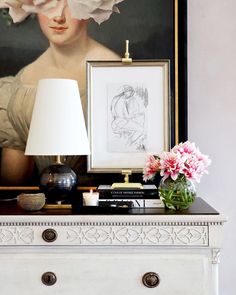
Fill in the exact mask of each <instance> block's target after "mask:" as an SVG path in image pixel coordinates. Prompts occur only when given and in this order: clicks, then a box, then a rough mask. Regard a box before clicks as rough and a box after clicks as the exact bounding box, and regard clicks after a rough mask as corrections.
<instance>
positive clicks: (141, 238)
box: [66, 226, 208, 245]
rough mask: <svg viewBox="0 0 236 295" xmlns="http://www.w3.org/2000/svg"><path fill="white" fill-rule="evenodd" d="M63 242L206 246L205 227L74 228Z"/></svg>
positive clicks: (206, 235) (206, 232)
mask: <svg viewBox="0 0 236 295" xmlns="http://www.w3.org/2000/svg"><path fill="white" fill-rule="evenodd" d="M66 239H67V242H69V243H73V244H82V245H92V244H97V245H126V244H128V245H208V231H207V227H206V226H196V227H192V226H189V227H187V226H183V227H182V226H173V227H171V226H169V227H164V226H160V227H158V226H153V227H151V226H150V227H149V226H147V227H129V226H125V227H115V226H114V227H96V226H93V227H77V228H70V229H68V230H67V237H66Z"/></svg>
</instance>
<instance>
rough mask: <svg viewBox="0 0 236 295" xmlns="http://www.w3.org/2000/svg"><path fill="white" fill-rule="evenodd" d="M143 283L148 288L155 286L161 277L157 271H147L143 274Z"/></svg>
mask: <svg viewBox="0 0 236 295" xmlns="http://www.w3.org/2000/svg"><path fill="white" fill-rule="evenodd" d="M142 281H143V284H144V286H146V287H148V288H155V287H157V286H158V285H159V284H160V278H159V276H158V274H156V273H155V272H147V273H145V274H144V275H143V279H142Z"/></svg>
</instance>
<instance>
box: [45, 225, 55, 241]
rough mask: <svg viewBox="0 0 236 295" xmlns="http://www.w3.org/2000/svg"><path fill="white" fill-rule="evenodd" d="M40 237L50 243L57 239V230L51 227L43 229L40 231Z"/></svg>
mask: <svg viewBox="0 0 236 295" xmlns="http://www.w3.org/2000/svg"><path fill="white" fill-rule="evenodd" d="M42 238H43V239H44V241H45V242H47V243H52V242H54V241H56V239H57V232H56V231H55V229H52V228H48V229H45V231H43V233H42Z"/></svg>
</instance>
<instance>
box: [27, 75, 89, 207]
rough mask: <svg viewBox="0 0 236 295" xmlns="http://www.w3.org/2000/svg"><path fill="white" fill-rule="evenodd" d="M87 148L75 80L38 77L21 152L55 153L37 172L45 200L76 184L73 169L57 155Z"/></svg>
mask: <svg viewBox="0 0 236 295" xmlns="http://www.w3.org/2000/svg"><path fill="white" fill-rule="evenodd" d="M89 152H90V149H89V142H88V136H87V131H86V126H85V121H84V116H83V110H82V105H81V100H80V94H79V88H78V84H77V81H75V80H70V79H42V80H39V83H38V87H37V93H36V98H35V103H34V108H33V113H32V119H31V124H30V129H29V134H28V139H27V144H26V149H25V155H31V156H56V157H55V159H56V161H55V163H54V164H52V165H51V166H49V167H46V168H45V169H43V171H42V172H41V175H40V188H41V190H42V191H44V192H45V194H46V196H47V198H48V199H49V201H52V202H53V203H54V202H56V203H58V202H61V201H62V200H65V198H67V196H69V195H70V193H71V192H72V191H74V189H75V188H76V186H77V176H76V174H75V172H74V171H73V170H72V169H71V168H70V167H69V166H67V165H65V164H63V163H62V161H61V156H69V155H88V154H89Z"/></svg>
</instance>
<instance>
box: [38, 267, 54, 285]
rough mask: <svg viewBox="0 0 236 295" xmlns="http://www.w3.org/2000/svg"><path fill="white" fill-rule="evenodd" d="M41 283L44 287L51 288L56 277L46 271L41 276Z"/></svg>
mask: <svg viewBox="0 0 236 295" xmlns="http://www.w3.org/2000/svg"><path fill="white" fill-rule="evenodd" d="M41 279H42V282H43V284H44V285H46V286H52V285H54V284H55V283H56V281H57V277H56V275H55V273H53V272H51V271H47V272H45V273H44V274H43V275H42V278H41Z"/></svg>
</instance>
